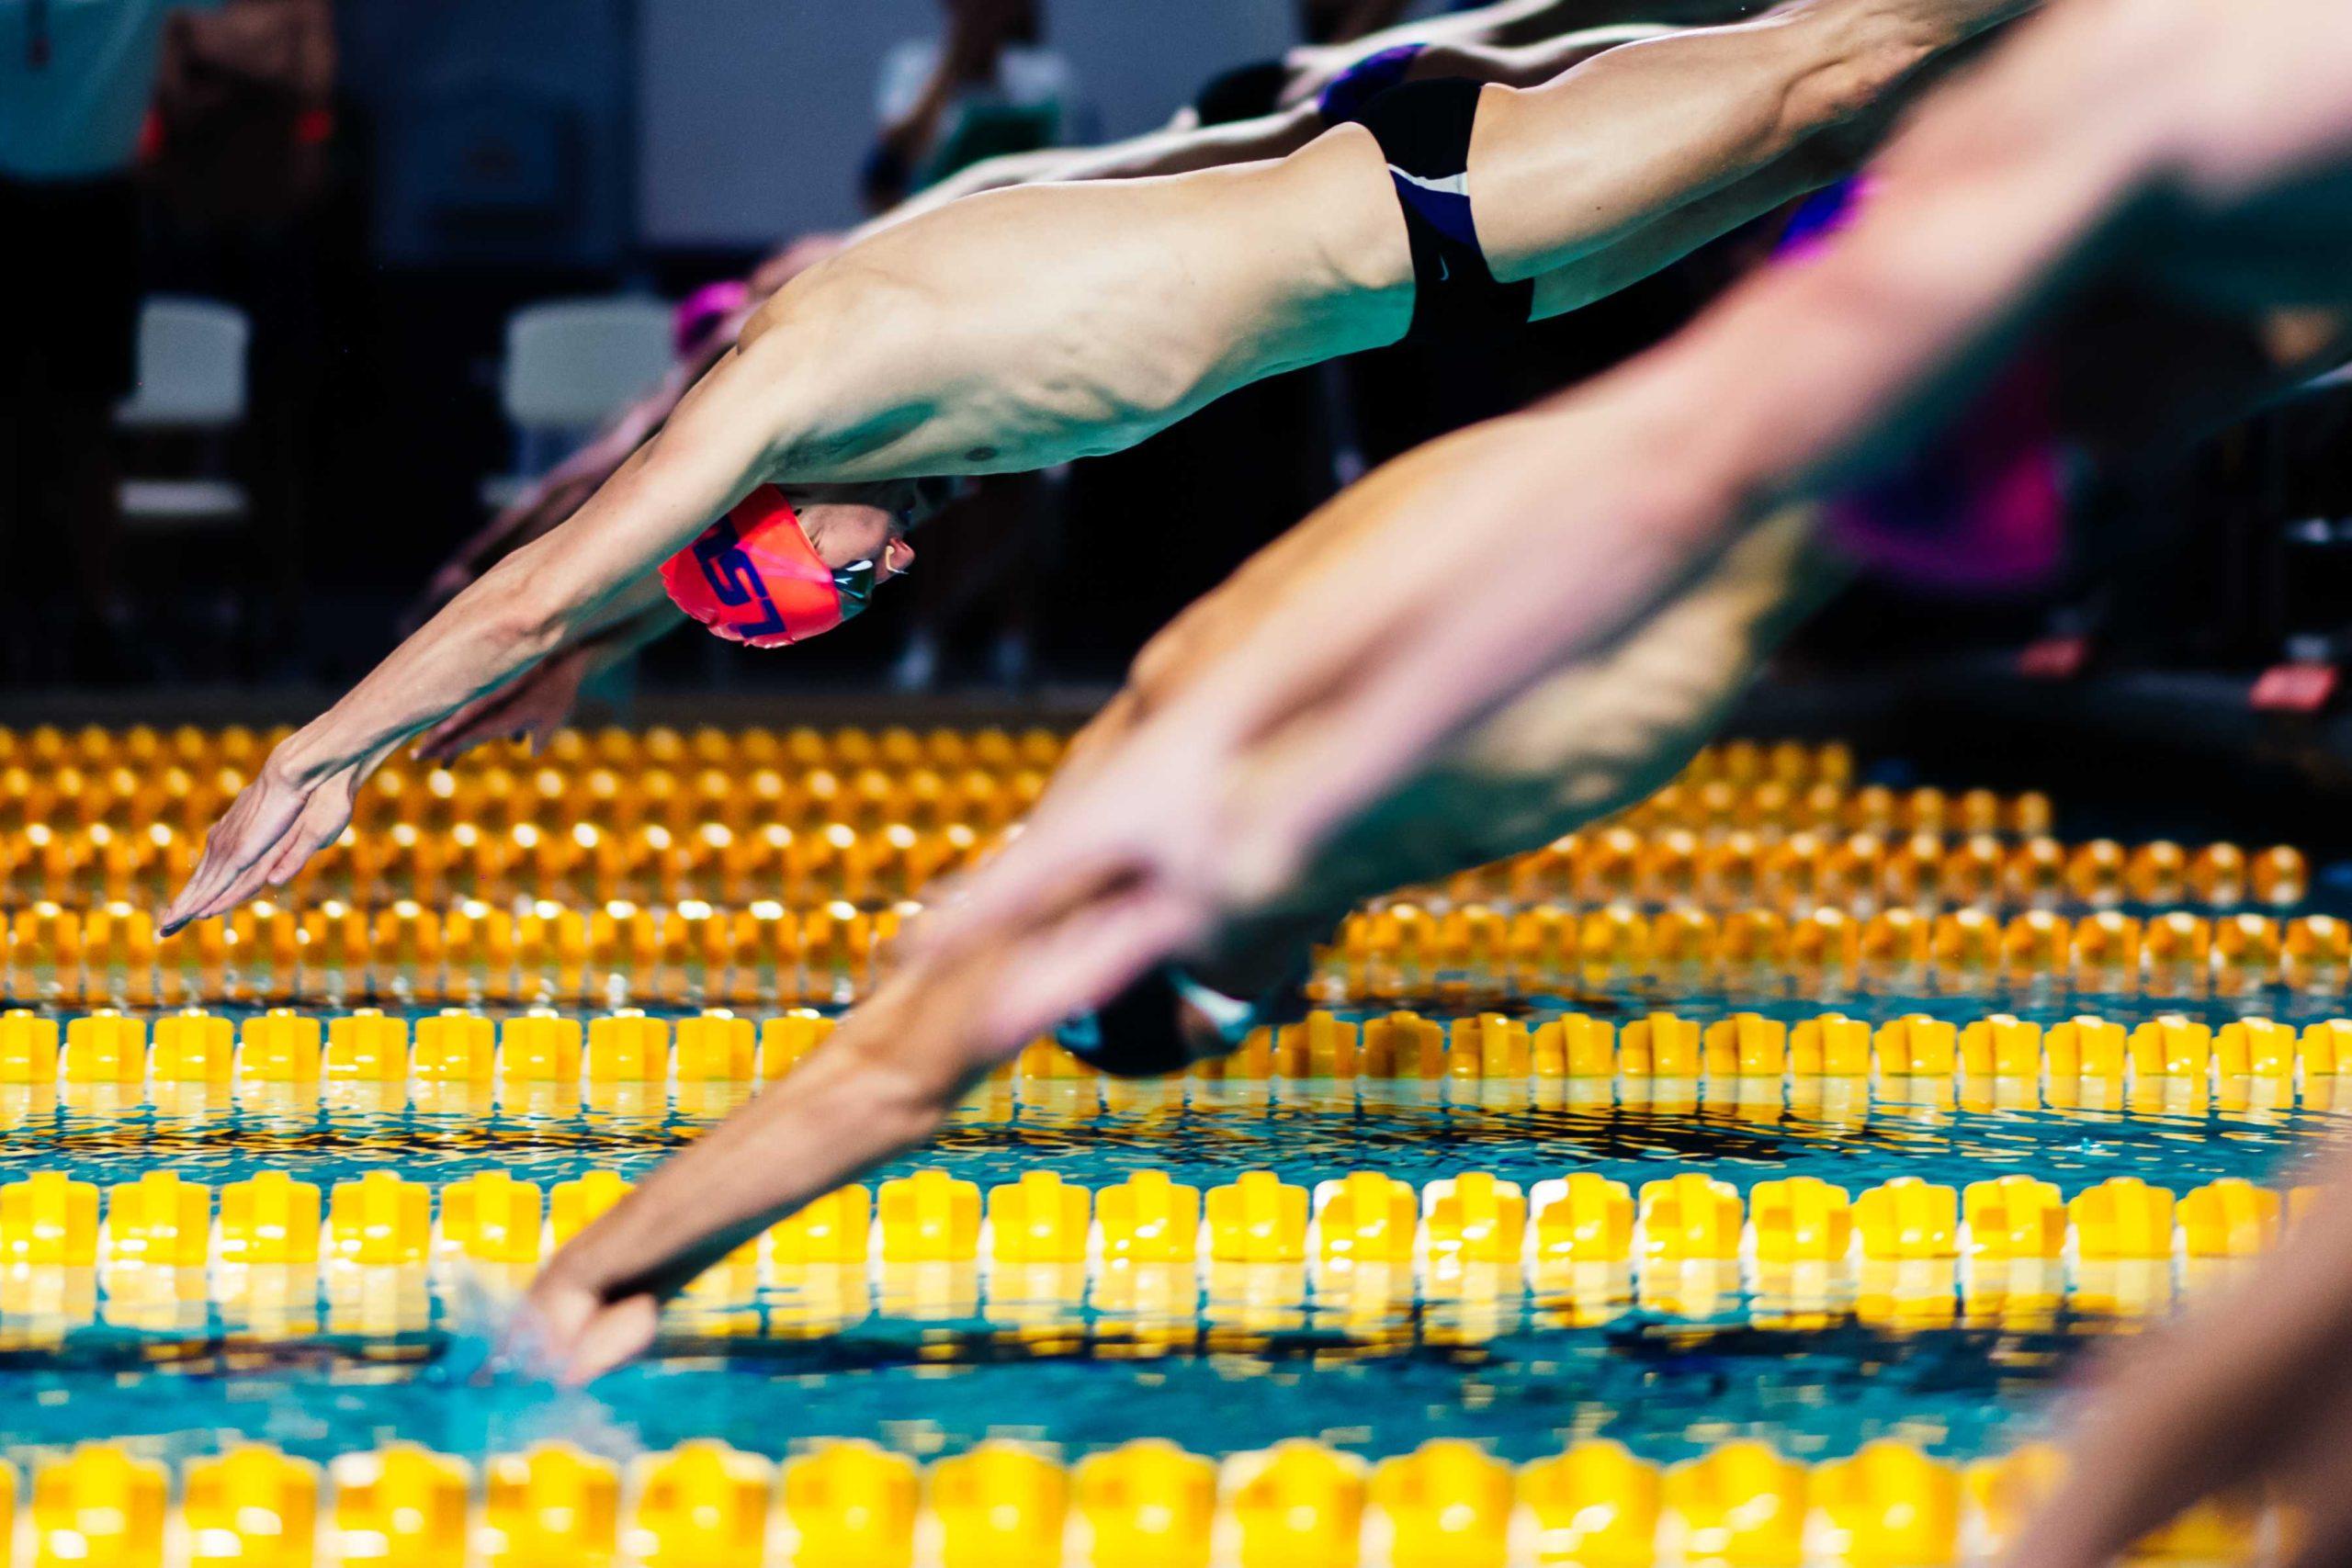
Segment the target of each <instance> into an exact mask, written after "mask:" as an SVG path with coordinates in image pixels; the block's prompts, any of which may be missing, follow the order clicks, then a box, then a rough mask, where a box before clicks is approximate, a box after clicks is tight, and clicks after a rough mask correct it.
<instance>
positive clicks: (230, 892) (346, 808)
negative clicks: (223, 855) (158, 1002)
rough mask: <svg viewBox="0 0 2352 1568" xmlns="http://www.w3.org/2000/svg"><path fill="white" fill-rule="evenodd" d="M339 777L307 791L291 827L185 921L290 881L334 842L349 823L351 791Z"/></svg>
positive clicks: (228, 907)
mask: <svg viewBox="0 0 2352 1568" xmlns="http://www.w3.org/2000/svg"><path fill="white" fill-rule="evenodd" d="M343 777H344V775H337V776H336V778H335V779H333V780H329V781H327V782H326V783H325V784H323V785H322V786H321V787H320V788H318V789H315V790H313V791H311V793H310V794H309V795H308V797H307V798H306V799H305V800H304V801H303V803H302V809H301V810H300V812H298V813H296V815H295V818H294V821H293V822H292V824H291V825H289V826H288V828H287V829H285V830H284V831H283V832H281V833H279V834H278V836H277V839H276V840H274V841H272V842H271V843H269V844H268V845H266V846H264V847H263V848H261V849H260V850H259V851H258V852H255V853H254V855H253V857H252V858H251V859H250V860H249V861H247V862H246V863H245V866H244V869H243V870H242V871H240V872H238V873H237V874H235V875H234V876H233V877H232V878H231V879H230V881H229V883H228V886H225V887H223V888H222V889H221V890H220V892H218V893H216V894H214V895H213V896H212V897H209V898H208V899H206V900H205V903H204V905H203V907H202V908H198V909H197V910H196V911H194V912H193V913H192V914H190V915H189V916H188V917H187V918H188V919H206V918H207V917H209V916H212V915H217V914H220V913H221V912H222V911H224V910H228V909H233V908H236V907H237V906H238V905H240V904H242V903H243V902H244V901H245V900H246V899H248V898H251V897H254V895H255V894H257V893H259V892H260V891H261V890H262V889H263V888H265V887H273V886H282V885H283V884H285V883H287V882H289V881H291V880H292V879H293V876H294V874H295V873H296V872H298V871H300V870H301V869H302V866H303V864H304V863H306V862H307V861H309V860H310V858H311V856H312V855H313V854H315V853H317V852H319V851H320V850H322V849H323V848H324V847H325V846H326V845H328V844H330V843H332V842H334V839H335V836H336V835H337V834H339V833H341V832H342V831H343V829H344V826H345V824H346V823H347V822H349V821H350V820H351V791H350V786H349V784H344V783H340V782H339V781H341V780H342V778H343Z"/></svg>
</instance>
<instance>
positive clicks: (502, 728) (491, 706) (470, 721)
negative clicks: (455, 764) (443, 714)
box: [415, 675, 530, 762]
mask: <svg viewBox="0 0 2352 1568" xmlns="http://www.w3.org/2000/svg"><path fill="white" fill-rule="evenodd" d="M529 680H530V677H529V676H527V675H526V676H525V677H524V678H523V682H520V683H517V684H516V685H514V686H507V687H503V688H502V689H500V690H498V691H495V692H492V693H491V694H489V695H488V696H482V697H476V698H475V699H474V700H473V701H472V702H469V703H468V704H467V705H465V706H463V707H461V708H459V709H458V711H457V712H455V713H453V714H451V715H450V716H448V717H447V718H445V719H443V720H442V721H441V722H440V723H438V724H436V725H435V726H434V727H433V728H430V729H428V730H426V731H425V732H424V739H421V740H419V741H418V742H417V743H416V752H415V756H416V760H417V761H420V762H448V761H456V760H457V759H458V758H459V757H462V756H464V755H465V754H466V753H467V752H469V751H470V750H473V749H474V748H475V747H477V746H479V745H481V743H482V742H483V741H485V740H495V739H498V738H499V737H500V736H502V735H513V734H515V731H516V728H517V727H516V725H515V722H514V720H513V717H512V714H513V710H514V708H515V705H516V702H517V700H518V698H519V697H520V695H521V693H522V689H523V684H525V683H527V682H529Z"/></svg>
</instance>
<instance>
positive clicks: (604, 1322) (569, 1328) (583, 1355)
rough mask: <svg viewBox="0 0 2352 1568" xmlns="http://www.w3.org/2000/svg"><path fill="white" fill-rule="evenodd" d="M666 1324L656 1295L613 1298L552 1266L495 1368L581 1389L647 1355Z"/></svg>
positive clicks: (535, 1286)
mask: <svg viewBox="0 0 2352 1568" xmlns="http://www.w3.org/2000/svg"><path fill="white" fill-rule="evenodd" d="M661 1319H662V1303H660V1302H658V1301H656V1300H655V1299H654V1297H653V1296H652V1294H651V1293H650V1292H643V1291H640V1292H635V1293H633V1294H630V1295H626V1296H621V1297H618V1298H613V1297H608V1296H607V1295H605V1292H602V1291H600V1290H598V1289H596V1288H594V1286H592V1285H590V1284H588V1283H587V1282H585V1281H583V1280H577V1279H574V1278H573V1277H571V1274H570V1273H569V1272H568V1271H566V1270H565V1269H564V1268H563V1267H562V1265H561V1264H560V1262H559V1263H554V1264H550V1265H549V1266H548V1268H547V1269H544V1270H542V1271H541V1273H540V1274H539V1277H538V1278H537V1280H533V1281H532V1282H531V1289H530V1292H529V1294H527V1295H526V1296H525V1297H524V1298H523V1302H522V1304H521V1305H520V1306H519V1307H517V1308H516V1309H515V1317H514V1320H513V1322H511V1323H510V1324H509V1325H507V1330H506V1337H505V1338H504V1340H503V1342H502V1343H501V1345H500V1347H499V1350H498V1355H497V1357H496V1359H495V1360H494V1361H493V1363H492V1364H493V1365H503V1366H506V1367H512V1368H515V1369H518V1370H520V1371H525V1372H527V1373H530V1374H531V1375H534V1376H542V1377H548V1378H552V1379H554V1380H555V1381H556V1382H560V1383H564V1384H567V1385H569V1386H572V1387H577V1386H578V1385H580V1384H582V1383H584V1382H592V1381H594V1379H597V1378H600V1377H602V1376H604V1375H605V1373H606V1372H609V1371H612V1370H613V1369H614V1368H616V1367H618V1366H620V1365H622V1364H623V1363H625V1362H628V1361H631V1360H634V1359H637V1358H638V1357H639V1356H641V1355H643V1354H644V1353H645V1351H646V1349H647V1348H648V1347H649V1346H650V1345H651V1344H652V1343H653V1330H654V1328H655V1326H656V1325H658V1324H659V1323H660V1322H661Z"/></svg>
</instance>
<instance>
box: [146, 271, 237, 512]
mask: <svg viewBox="0 0 2352 1568" xmlns="http://www.w3.org/2000/svg"><path fill="white" fill-rule="evenodd" d="M252 341H253V326H252V323H251V322H249V321H246V319H245V313H244V312H243V310H238V309H237V308H236V307H235V306H233V305H225V304H222V303H220V301H219V300H215V299H177V298H173V297H169V296H163V295H158V296H154V297H153V298H151V299H148V300H147V301H146V302H145V303H144V304H143V305H141V308H140V311H139V357H138V365H137V381H136V383H135V386H134V389H133V390H132V392H131V395H130V398H129V400H126V401H124V402H123V403H121V404H120V405H119V406H118V407H117V408H116V409H115V415H114V417H115V423H116V425H117V426H118V427H119V429H121V430H123V431H125V432H128V433H129V434H132V435H152V436H164V435H193V436H196V437H198V438H199V439H200V440H201V441H202V442H203V443H204V446H205V447H206V451H205V453H204V457H205V462H204V464H203V466H204V467H205V468H208V469H209V470H210V471H209V472H207V473H202V474H190V475H183V476H179V477H172V478H166V477H160V476H141V477H136V478H129V479H123V480H122V481H121V489H120V497H121V505H122V515H123V522H124V524H125V525H127V526H129V527H132V528H151V529H184V528H224V527H235V526H239V525H243V523H244V522H245V521H246V520H247V518H248V516H249V515H250V513H251V511H252V504H251V502H250V500H249V498H248V497H247V495H246V493H245V490H244V487H243V486H242V485H239V484H236V483H234V482H233V481H232V480H230V479H225V478H223V477H220V466H221V456H220V450H219V448H220V444H221V443H222V442H223V441H224V440H225V438H226V437H227V436H228V435H229V434H231V433H232V432H234V431H235V430H236V429H237V427H238V426H240V425H242V424H243V423H244V422H245V406H246V386H245V358H246V351H247V349H248V348H249V346H250V345H251V344H252Z"/></svg>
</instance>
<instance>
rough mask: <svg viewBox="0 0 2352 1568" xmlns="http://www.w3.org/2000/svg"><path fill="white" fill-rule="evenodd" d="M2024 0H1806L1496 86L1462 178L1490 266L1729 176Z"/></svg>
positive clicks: (1675, 202)
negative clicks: (1544, 78)
mask: <svg viewBox="0 0 2352 1568" xmlns="http://www.w3.org/2000/svg"><path fill="white" fill-rule="evenodd" d="M2029 3H2030V0H1804V3H1803V4H1799V5H1794V6H1787V7H1785V8H1783V9H1781V10H1780V11H1776V12H1773V13H1772V14H1771V15H1770V16H1767V17H1759V18H1758V19H1756V20H1754V21H1750V22H1743V23H1740V24H1737V25H1736V26H1732V27H1725V28H1705V29H1702V30H1696V31H1691V32H1685V33H1679V34H1676V35H1674V36H1672V37H1670V38H1663V39H1652V40H1649V41H1645V42H1641V43H1633V44H1627V45H1625V46H1624V47H1623V48H1621V49H1613V50H1611V51H1608V52H1606V53H1604V54H1602V55H1600V56H1599V57H1598V58H1596V59H1593V60H1591V61H1589V62H1586V63H1584V64H1583V65H1580V66H1578V67H1577V68H1576V69H1575V70H1573V71H1570V72H1568V73H1566V74H1565V75H1563V76H1560V77H1559V78H1557V79H1556V80H1555V81H1553V82H1552V83H1550V84H1548V85H1545V86H1543V87H1539V88H1534V89H1531V90H1528V91H1523V92H1522V91H1513V90H1511V89H1508V88H1503V87H1489V88H1487V91H1486V93H1485V95H1484V97H1483V99H1482V102H1481V105H1480V109H1479V115H1478V124H1477V131H1476V137H1475V138H1474V140H1473V141H1472V144H1471V157H1470V178H1469V188H1470V196H1471V199H1472V201H1473V203H1474V204H1475V206H1476V211H1477V218H1478V234H1479V238H1480V241H1481V242H1482V243H1483V244H1484V246H1485V249H1486V252H1487V258H1488V260H1489V262H1490V264H1491V265H1492V266H1493V268H1494V272H1495V276H1498V277H1499V278H1503V279H1507V280H1508V279H1516V278H1523V277H1530V276H1535V275H1537V274H1539V273H1544V272H1548V271H1551V270H1552V269H1554V268H1555V267H1557V266H1560V265H1565V264H1566V263H1567V262H1571V261H1574V260H1577V258H1579V257H1581V256H1585V255H1589V254H1593V253H1595V252H1597V251H1600V250H1601V249H1603V248H1606V247H1608V246H1610V245H1612V244H1615V243H1619V242H1621V241H1623V240H1624V239H1625V238H1627V237H1628V236H1630V235H1631V234H1633V233H1634V232H1635V231H1638V230H1640V229H1643V228H1645V227H1647V226H1648V225H1650V224H1651V223H1653V222H1655V221H1656V220H1657V218H1658V216H1659V214H1660V212H1661V211H1662V210H1663V209H1668V208H1671V207H1674V206H1679V205H1681V204H1683V203H1686V202H1691V201H1695V200H1698V199H1700V198H1702V197H1706V196H1709V195H1711V194H1713V193H1714V192H1716V191H1719V190H1722V189H1724V187H1726V186H1732V185H1735V184H1736V183H1737V182H1738V181H1740V180H1742V179H1744V178H1746V177H1747V176H1748V175H1752V174H1754V173H1756V172H1757V171H1758V170H1760V169H1762V168H1764V167H1766V166H1767V165H1769V164H1771V163H1772V162H1774V161H1775V160H1777V159H1779V158H1781V157H1783V156H1785V155H1786V154H1788V153H1789V152H1792V151H1793V150H1795V149H1796V148H1798V147H1799V146H1800V145H1801V144H1803V143H1804V141H1807V140H1808V139H1809V138H1811V137H1813V136H1814V135H1815V134H1817V133H1818V132H1820V131H1823V130H1829V129H1832V128H1834V127H1837V126H1839V125H1842V124H1845V123H1847V122H1849V121H1850V120H1852V119H1854V118H1857V117H1859V116H1860V115H1863V114H1866V113H1868V112H1869V111H1870V110H1871V109H1872V108H1873V107H1876V106H1879V105H1880V104H1882V103H1883V101H1884V100H1885V99H1886V98H1887V96H1889V95H1890V94H1891V93H1893V92H1894V90H1895V89H1896V88H1897V87H1898V86H1900V85H1903V84H1904V83H1905V81H1906V79H1907V78H1909V77H1910V76H1911V74H1912V73H1914V72H1916V71H1917V69H1918V68H1919V67H1920V66H1921V65H1923V64H1925V63H1926V62H1928V61H1929V60H1931V59H1933V58H1935V57H1936V56H1937V55H1939V53H1941V52H1942V51H1945V50H1948V49H1950V48H1951V47H1952V46H1954V45H1956V44H1958V43H1960V42H1962V41H1963V40H1965V39H1968V38H1970V37H1972V36H1973V35H1974V34H1976V33H1978V32H1981V31H1983V30H1984V29H1985V28H1989V27H1991V26H1993V25H1994V24H1996V23H1997V22H1999V21H2001V20H2003V19H2005V18H2007V17H2010V16H2013V15H2015V14H2017V13H2018V12H2019V11H2021V10H2023V9H2025V8H2026V6H2027V5H2028V4H2029Z"/></svg>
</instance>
